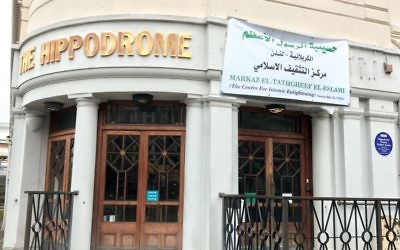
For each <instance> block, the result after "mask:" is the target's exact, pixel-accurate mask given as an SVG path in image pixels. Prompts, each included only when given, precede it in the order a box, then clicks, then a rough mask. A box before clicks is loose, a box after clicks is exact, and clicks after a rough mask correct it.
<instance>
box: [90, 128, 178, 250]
mask: <svg viewBox="0 0 400 250" xmlns="http://www.w3.org/2000/svg"><path fill="white" fill-rule="evenodd" d="M182 136H183V133H182V132H150V131H141V132H139V131H138V132H134V131H125V132H124V131H120V132H116V131H114V132H112V131H106V132H104V134H103V141H102V143H103V145H102V154H101V158H102V161H101V170H100V171H101V176H100V183H103V184H102V185H100V190H99V193H100V200H99V212H98V214H99V215H98V218H97V221H98V224H99V227H98V229H97V230H98V232H97V240H96V244H97V249H121V248H123V249H179V248H180V245H181V225H182V223H181V220H182V197H183V195H182V183H183V178H182V177H183V172H182V170H183V168H182V166H183V164H182V163H183V144H182Z"/></svg>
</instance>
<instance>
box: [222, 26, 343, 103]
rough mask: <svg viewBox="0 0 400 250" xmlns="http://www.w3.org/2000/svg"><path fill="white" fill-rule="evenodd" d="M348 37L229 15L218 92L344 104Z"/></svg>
mask: <svg viewBox="0 0 400 250" xmlns="http://www.w3.org/2000/svg"><path fill="white" fill-rule="evenodd" d="M348 58H349V46H348V43H347V41H344V40H332V39H322V38H315V37H307V36H302V35H298V34H294V33H289V32H284V31H280V30H274V29H269V28H266V27H261V26H257V25H253V24H248V23H244V22H240V21H238V20H235V19H230V20H229V24H228V34H227V39H226V47H225V57H224V66H223V74H222V92H223V93H227V94H239V95H251V96H264V97H274V98H282V99H293V100H301V101H308V102H317V103H328V104H336V105H349V102H350V87H349V61H348Z"/></svg>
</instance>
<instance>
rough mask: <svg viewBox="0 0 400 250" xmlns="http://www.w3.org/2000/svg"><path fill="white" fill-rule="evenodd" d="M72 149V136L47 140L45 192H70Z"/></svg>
mask: <svg viewBox="0 0 400 250" xmlns="http://www.w3.org/2000/svg"><path fill="white" fill-rule="evenodd" d="M73 149H74V135H63V136H57V137H52V138H50V139H49V149H48V160H47V170H46V185H45V190H46V191H47V192H67V191H70V188H71V171H72V158H73Z"/></svg>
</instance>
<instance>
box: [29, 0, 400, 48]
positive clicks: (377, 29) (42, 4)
mask: <svg viewBox="0 0 400 250" xmlns="http://www.w3.org/2000/svg"><path fill="white" fill-rule="evenodd" d="M398 13H400V1H398V0H305V1H297V0H246V1H244V0H233V1H232V0H187V1H180V0H169V1H165V0H153V1H134V2H132V1H130V0H119V1H108V0H87V1H77V0H69V1H65V0H22V12H21V36H22V37H25V36H26V35H27V34H29V33H30V32H32V31H34V30H37V29H40V28H44V27H46V26H48V25H50V24H53V23H58V22H61V21H66V20H72V19H78V18H84V17H93V16H104V15H123V14H159V15H174V16H190V17H218V18H223V19H226V18H227V17H237V18H240V19H245V20H249V21H251V22H252V23H256V24H260V25H264V26H269V27H272V28H278V29H283V30H287V31H293V32H296V33H302V34H306V35H312V36H323V37H334V38H345V39H348V40H349V41H350V42H355V43H362V44H369V45H374V46H378V47H384V48H396V47H398V48H400V15H399V14H398ZM99 19H101V18H100V17H99Z"/></svg>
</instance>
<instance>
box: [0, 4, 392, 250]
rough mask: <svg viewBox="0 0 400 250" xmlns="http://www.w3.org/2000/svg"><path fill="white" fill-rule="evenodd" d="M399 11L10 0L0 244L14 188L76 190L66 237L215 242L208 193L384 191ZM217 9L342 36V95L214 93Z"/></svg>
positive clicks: (14, 203) (146, 243)
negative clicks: (318, 99) (333, 99)
mask: <svg viewBox="0 0 400 250" xmlns="http://www.w3.org/2000/svg"><path fill="white" fill-rule="evenodd" d="M399 11H400V3H399V2H398V1H396V0H323V1H321V0H320V1H304V2H303V3H299V2H298V1H293V0H266V1H250V2H249V1H225V0H218V1H217V0H207V1H206V0H203V1H202V0H196V1H195V0H190V1H184V2H182V1H176V0H171V1H168V2H165V1H145V2H141V3H139V2H135V3H133V2H131V1H125V0H124V1H114V2H110V1H104V0H96V1H93V0H90V1H75V0H71V1H60V0H23V1H15V6H14V12H15V20H14V33H13V42H14V43H15V44H14V46H13V62H12V63H13V70H12V107H11V116H12V124H11V125H10V126H11V127H12V149H11V157H10V159H11V161H10V162H9V169H10V170H9V183H8V187H7V188H8V191H7V201H6V211H7V212H6V213H7V214H6V218H5V220H6V221H5V234H4V245H3V248H4V249H23V248H24V244H25V241H24V237H25V231H26V228H27V226H26V225H28V224H29V223H28V224H27V223H26V220H27V219H26V218H27V214H29V213H27V209H28V207H29V206H30V205H29V204H31V202H32V200H30V199H28V194H27V193H25V191H35V192H37V191H43V192H46V193H51V194H53V195H54V194H56V193H57V192H70V191H76V193H74V194H72V196H71V198H70V201H73V207H71V209H73V213H71V214H72V215H71V216H72V217H71V218H70V219H68V220H65V221H70V220H72V223H71V224H68V227H69V230H68V232H69V234H70V235H69V237H68V241H69V245H70V249H185V250H195V249H199V250H204V249H212V250H214V249H223V246H224V242H225V240H224V233H223V228H224V226H225V225H224V218H223V217H224V216H223V215H222V213H223V209H225V208H224V205H223V204H224V203H223V199H222V198H221V197H220V194H221V193H224V194H243V195H245V194H246V195H270V196H271V195H273V196H283V195H290V196H310V197H366V198H381V197H386V198H396V197H398V196H399V192H400V186H399V184H400V183H399V171H400V170H399V167H400V157H399V155H400V150H399V148H398V146H397V145H398V142H399V140H400V139H399V132H400V131H399V109H400V106H399V105H400V104H399V99H400V60H399V59H400V15H399V14H398V13H399ZM230 17H234V18H237V19H240V20H243V22H246V21H247V22H248V23H252V24H257V25H259V26H264V27H269V28H272V29H277V30H283V31H287V32H292V33H296V34H301V35H304V36H307V37H323V38H332V39H341V40H347V41H348V43H349V53H348V58H345V59H346V61H347V59H348V63H349V64H348V67H349V74H348V79H349V82H348V85H349V88H350V97H349V103H348V105H345V106H343V105H342V106H338V105H330V104H329V103H328V104H326V103H325V104H321V103H313V102H303V101H297V100H292V99H285V98H279V99H276V98H270V97H260V96H251V95H240V94H239V95H232V94H224V93H222V92H221V79H222V78H221V77H222V74H223V65H224V57H226V50H225V48H226V35H227V28H228V27H227V25H228V18H230ZM232 53H233V52H232ZM236 63H237V64H238V65H241V64H242V62H241V61H238V62H236ZM241 66H242V67H245V66H246V65H241ZM329 67H330V68H335V67H338V65H335V64H333V63H332V64H331V65H329ZM270 104H280V105H284V106H285V109H286V110H285V111H284V112H282V113H280V114H271V113H269V112H268V111H267V110H266V109H265V106H266V105H270ZM381 133H384V136H389V138H390V139H391V144H390V145H389V146H388V145H386V147H385V148H384V147H383V146H382V145H379V144H378V143H377V142H375V141H376V140H378V139H379V136H381V135H382V134H381ZM385 138H386V137H385ZM382 148H384V149H382ZM382 150H387V151H386V153H385V152H382ZM280 166H285V167H284V168H280ZM289 166H290V170H289ZM33 199H34V198H33ZM63 201H64V200H63V199H61V203H60V204H62V207H64V206H65V203H68V204H72V202H64V203H63ZM50 203H51V202H50ZM60 206H61V205H60ZM40 218H42V217H40ZM45 224H46V222H43V225H42V224H40V225H39V223H36V224H32V230H33V231H34V232H35V233H38V232H42V231H44V229H43V228H44V227H47V226H48V225H49V223H48V221H47V224H46V225H47V226H44V225H45ZM50 224H51V223H50ZM51 226H54V225H53V224H51ZM61 227H62V226H59V229H60V228H61ZM310 230H311V231H312V228H310ZM28 231H29V230H28ZM48 231H51V230H48ZM346 232H347V231H346ZM47 233H48V232H47ZM44 237H46V236H44ZM341 237H342V236H341ZM234 241H235V240H234ZM366 241H368V240H366ZM320 243H321V242H320ZM321 244H322V243H321ZM25 246H26V245H25ZM332 249H333V248H332Z"/></svg>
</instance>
